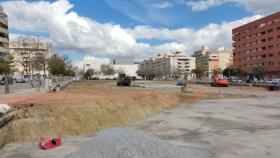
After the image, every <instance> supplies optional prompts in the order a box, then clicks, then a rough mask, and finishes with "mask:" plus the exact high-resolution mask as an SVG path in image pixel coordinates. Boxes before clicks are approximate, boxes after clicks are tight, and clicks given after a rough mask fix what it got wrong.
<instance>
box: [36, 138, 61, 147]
mask: <svg viewBox="0 0 280 158" xmlns="http://www.w3.org/2000/svg"><path fill="white" fill-rule="evenodd" d="M39 146H40V147H41V148H42V149H44V150H49V149H52V148H56V147H58V146H61V139H60V138H54V139H48V140H45V141H41V142H40V143H39Z"/></svg>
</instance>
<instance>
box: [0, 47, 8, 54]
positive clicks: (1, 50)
mask: <svg viewBox="0 0 280 158" xmlns="http://www.w3.org/2000/svg"><path fill="white" fill-rule="evenodd" d="M0 52H1V53H9V49H8V48H3V47H0Z"/></svg>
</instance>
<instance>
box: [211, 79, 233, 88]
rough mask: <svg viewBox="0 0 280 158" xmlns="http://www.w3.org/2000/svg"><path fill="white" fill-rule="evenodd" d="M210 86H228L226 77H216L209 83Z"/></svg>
mask: <svg viewBox="0 0 280 158" xmlns="http://www.w3.org/2000/svg"><path fill="white" fill-rule="evenodd" d="M211 86H213V87H215V86H219V87H220V86H222V87H229V81H228V80H227V79H217V80H215V81H214V82H213V83H212V84H211Z"/></svg>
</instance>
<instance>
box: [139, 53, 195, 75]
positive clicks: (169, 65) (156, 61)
mask: <svg viewBox="0 0 280 158" xmlns="http://www.w3.org/2000/svg"><path fill="white" fill-rule="evenodd" d="M193 69H195V58H194V57H190V56H187V55H184V54H183V53H182V52H175V53H172V54H168V55H167V54H158V55H157V56H155V57H153V58H150V59H147V60H144V61H143V62H141V63H140V64H139V71H140V72H142V73H143V74H145V76H151V75H152V76H154V77H155V78H156V79H176V78H178V77H180V76H181V75H183V74H188V77H189V78H193V75H192V73H191V71H192V70H193Z"/></svg>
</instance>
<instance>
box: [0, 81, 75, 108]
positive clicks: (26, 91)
mask: <svg viewBox="0 0 280 158" xmlns="http://www.w3.org/2000/svg"><path fill="white" fill-rule="evenodd" d="M71 82H72V80H64V81H59V82H56V83H53V84H54V85H56V84H60V85H61V87H64V86H65V85H67V84H69V83H71ZM48 91H49V89H46V88H45V86H44V85H43V84H42V86H41V87H39V85H37V86H36V85H35V87H34V88H32V87H31V85H30V83H15V84H13V85H10V93H9V94H4V86H3V85H1V86H0V103H7V102H11V101H13V100H18V99H20V98H24V97H28V96H33V95H37V94H42V93H46V92H48Z"/></svg>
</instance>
